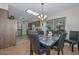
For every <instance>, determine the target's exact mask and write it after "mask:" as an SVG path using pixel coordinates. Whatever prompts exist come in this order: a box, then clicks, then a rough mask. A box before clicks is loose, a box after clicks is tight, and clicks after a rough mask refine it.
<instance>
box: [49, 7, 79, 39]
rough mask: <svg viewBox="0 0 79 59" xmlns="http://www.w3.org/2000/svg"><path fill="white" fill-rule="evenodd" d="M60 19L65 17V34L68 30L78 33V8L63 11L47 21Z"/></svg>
mask: <svg viewBox="0 0 79 59" xmlns="http://www.w3.org/2000/svg"><path fill="white" fill-rule="evenodd" d="M61 17H66V25H65V29H66V32H67V33H69V31H70V30H74V31H79V7H78V6H77V7H75V8H71V9H68V10H65V11H61V12H57V13H54V14H52V15H51V16H50V17H49V18H48V20H49V19H56V18H61ZM67 38H68V36H67Z"/></svg>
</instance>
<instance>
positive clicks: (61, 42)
mask: <svg viewBox="0 0 79 59" xmlns="http://www.w3.org/2000/svg"><path fill="white" fill-rule="evenodd" d="M66 35H67V33H62V34H61V35H60V37H59V41H58V47H57V48H58V50H61V49H62V48H63V47H64V40H65V38H66Z"/></svg>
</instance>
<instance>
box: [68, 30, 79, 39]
mask: <svg viewBox="0 0 79 59" xmlns="http://www.w3.org/2000/svg"><path fill="white" fill-rule="evenodd" d="M78 36H79V31H70V34H69V39H70V40H77V39H78Z"/></svg>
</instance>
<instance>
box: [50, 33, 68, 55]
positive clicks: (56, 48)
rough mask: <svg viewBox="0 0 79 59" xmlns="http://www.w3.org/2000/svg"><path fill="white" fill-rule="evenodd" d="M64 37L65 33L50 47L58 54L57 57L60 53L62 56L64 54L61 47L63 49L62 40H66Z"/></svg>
mask: <svg viewBox="0 0 79 59" xmlns="http://www.w3.org/2000/svg"><path fill="white" fill-rule="evenodd" d="M66 35H67V33H62V34H60V37H59V40H58V42H57V43H56V44H54V45H53V46H52V47H51V48H52V49H54V50H55V51H57V52H58V55H59V54H60V52H62V55H63V54H64V53H63V47H64V40H65V38H66Z"/></svg>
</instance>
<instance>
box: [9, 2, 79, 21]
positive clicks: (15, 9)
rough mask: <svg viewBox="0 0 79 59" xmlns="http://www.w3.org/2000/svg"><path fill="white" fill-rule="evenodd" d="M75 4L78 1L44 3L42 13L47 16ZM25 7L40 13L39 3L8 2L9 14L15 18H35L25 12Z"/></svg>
mask: <svg viewBox="0 0 79 59" xmlns="http://www.w3.org/2000/svg"><path fill="white" fill-rule="evenodd" d="M75 6H79V4H78V3H45V4H44V14H47V15H48V17H49V16H50V15H52V14H53V13H56V12H60V11H64V10H67V9H70V8H73V7H75ZM27 9H30V10H32V11H35V12H38V13H40V14H41V13H42V11H41V10H42V6H41V3H9V16H11V15H13V16H15V18H16V19H20V20H35V19H37V17H35V16H34V15H31V14H29V13H27V12H25V11H26V10H27Z"/></svg>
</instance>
